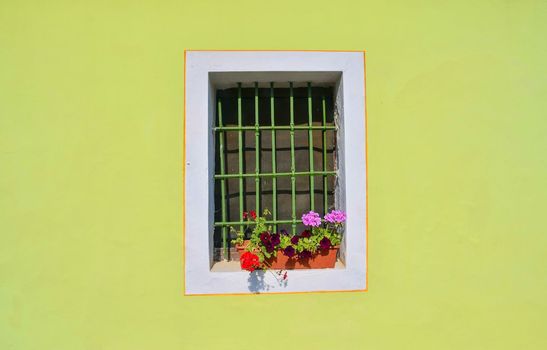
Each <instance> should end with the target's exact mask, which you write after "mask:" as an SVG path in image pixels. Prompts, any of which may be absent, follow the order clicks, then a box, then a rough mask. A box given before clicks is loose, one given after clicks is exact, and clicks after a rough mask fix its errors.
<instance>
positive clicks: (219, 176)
mask: <svg viewBox="0 0 547 350" xmlns="http://www.w3.org/2000/svg"><path fill="white" fill-rule="evenodd" d="M310 175H336V170H331V171H321V170H316V171H295V172H292V171H291V172H288V173H275V174H274V173H260V174H258V177H274V178H277V177H284V176H291V177H292V176H310ZM255 176H257V175H256V173H246V174H224V175H222V174H216V175H215V179H217V180H218V179H233V178H239V177H242V178H245V177H255Z"/></svg>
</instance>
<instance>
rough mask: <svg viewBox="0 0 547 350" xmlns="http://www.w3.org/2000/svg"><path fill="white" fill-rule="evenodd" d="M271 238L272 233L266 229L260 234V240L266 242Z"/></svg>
mask: <svg viewBox="0 0 547 350" xmlns="http://www.w3.org/2000/svg"><path fill="white" fill-rule="evenodd" d="M270 239H271V236H270V233H268V232H266V231H264V232H262V233H261V234H260V241H261V242H262V243H263V244H265V243H266V242H269V241H270Z"/></svg>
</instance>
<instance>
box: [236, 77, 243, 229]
mask: <svg viewBox="0 0 547 350" xmlns="http://www.w3.org/2000/svg"><path fill="white" fill-rule="evenodd" d="M241 119H242V111H241V83H237V126H238V127H239V130H238V135H237V136H238V138H237V140H238V150H239V152H238V161H239V221H240V222H242V221H243V210H244V207H243V176H242V174H243V131H242V129H241V127H242V120H241ZM239 230H240V231H243V225H241V226H239Z"/></svg>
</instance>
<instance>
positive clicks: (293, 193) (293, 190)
mask: <svg viewBox="0 0 547 350" xmlns="http://www.w3.org/2000/svg"><path fill="white" fill-rule="evenodd" d="M289 88H290V126H291V173H292V175H291V209H292V212H291V213H292V215H291V216H292V225H291V227H292V233H293V234H295V233H296V178H295V171H296V166H295V158H294V92H293V83H292V82H290V83H289Z"/></svg>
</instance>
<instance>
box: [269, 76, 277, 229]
mask: <svg viewBox="0 0 547 350" xmlns="http://www.w3.org/2000/svg"><path fill="white" fill-rule="evenodd" d="M274 102H275V99H274V83H270V118H271V121H272V127H273V126H275V107H274ZM275 139H276V132H275V129H273V128H272V174H274V177H273V178H272V202H273V206H272V215H273V221H274V224H273V229H274V232H277V177H276V176H275V173H276V171H277V163H276V158H275V157H276V153H277V151H276V145H275V144H276V140H275Z"/></svg>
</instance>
